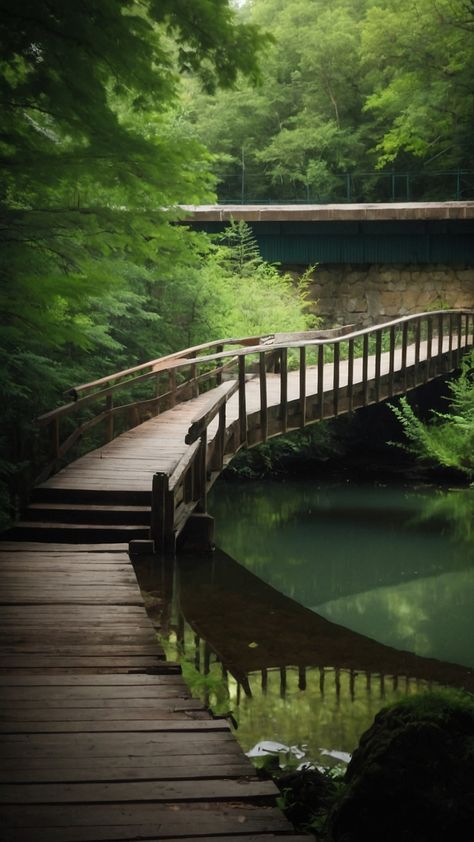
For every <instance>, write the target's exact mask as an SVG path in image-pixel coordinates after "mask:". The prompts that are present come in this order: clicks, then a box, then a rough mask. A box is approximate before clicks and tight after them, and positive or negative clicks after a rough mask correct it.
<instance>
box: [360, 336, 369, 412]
mask: <svg viewBox="0 0 474 842" xmlns="http://www.w3.org/2000/svg"><path fill="white" fill-rule="evenodd" d="M362 387H363V393H364V399H363V405H364V406H367V404H368V402H369V334H368V333H364V339H363V342H362Z"/></svg>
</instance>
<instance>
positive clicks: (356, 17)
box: [0, 0, 474, 508]
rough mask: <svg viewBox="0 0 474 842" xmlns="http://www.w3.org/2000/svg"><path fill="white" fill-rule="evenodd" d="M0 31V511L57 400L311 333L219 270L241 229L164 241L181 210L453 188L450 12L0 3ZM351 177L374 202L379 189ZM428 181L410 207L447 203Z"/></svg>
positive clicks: (282, 283) (298, 309) (454, 8)
mask: <svg viewBox="0 0 474 842" xmlns="http://www.w3.org/2000/svg"><path fill="white" fill-rule="evenodd" d="M0 12H1V14H0V34H1V43H2V50H1V82H0V85H1V92H0V108H1V122H0V126H1V128H0V148H1V160H2V173H3V178H2V182H1V188H0V206H1V226H0V238H1V265H0V273H1V287H0V306H1V311H2V324H1V327H0V356H1V367H2V378H1V387H0V388H1V410H0V412H1V423H2V438H1V441H0V445H1V447H0V469H1V474H2V477H3V479H2V480H1V484H0V494H1V496H2V500H3V503H4V507H6V508H8V505H9V493H10V492H9V489H10V490H11V489H12V488H13V489H14V490H15V489H16V491H17V490H18V488H20V487H22V486H25V484H26V485H27V484H28V482H29V481H30V480H31V477H32V475H33V473H32V469H31V468H30V467H29V466H30V464H31V459H32V457H33V455H34V453H35V450H36V436H37V430H36V426H35V423H34V420H35V418H36V417H37V415H38V414H39V413H40V412H42V411H44V410H46V409H49V408H51V407H53V406H54V405H57V404H58V403H59V402H61V401H62V400H63V399H64V392H65V390H67V389H68V388H69V387H71V386H73V385H75V384H77V383H80V382H83V381H85V380H90V379H91V378H93V377H95V376H99V375H100V376H102V375H104V374H106V373H107V372H112V371H115V370H118V369H121V368H123V367H126V366H128V365H133V364H134V363H136V362H141V361H143V360H146V359H150V358H153V357H157V356H159V355H161V354H165V353H167V352H170V351H173V350H176V349H178V348H180V347H184V346H186V345H189V344H192V343H197V342H200V341H203V340H210V339H213V338H217V337H219V336H229V335H245V334H252V333H256V332H259V331H262V332H268V331H271V330H284V329H293V330H298V329H303V328H305V327H306V326H308V324H311V321H312V319H313V321H314V317H313V316H312V314H310V313H308V312H307V305H306V301H305V295H304V288H295V287H294V286H292V284H291V283H290V280H289V278H288V277H285V276H283V275H281V274H280V273H279V272H278V271H277V269H276V268H275V267H271V266H268V265H266V264H264V263H263V262H262V261H261V260H259V259H258V257H256V256H255V255H254V254H252V253H251V252H250V256H249V259H248V260H246V261H244V262H242V261H239V259H238V255H239V253H240V252H239V249H241V246H242V240H243V239H245V237H246V233H245V231H244V230H242V229H241V228H240V229H239V228H238V227H235V226H234V227H233V228H232V230H231V231H230V232H228V234H227V236H226V237H225V238H224V239H223V240H222V239H221V240H212V239H209V238H208V237H206V236H205V235H203V234H197V233H193V232H191V231H190V230H188V229H187V228H186V227H185V226H184V225H182V224H176V223H177V222H178V221H179V220H180V218H182V216H183V212H182V211H181V210H180V208H179V206H180V205H181V204H191V203H202V202H208V201H214V200H215V197H216V190H217V191H218V192H219V194H220V195H221V194H222V193H223V192H224V193H227V194H232V195H235V194H236V195H237V196H239V195H240V194H241V189H242V183H243V180H244V182H245V183H244V187H245V189H247V188H248V189H250V188H251V190H252V192H253V194H254V195H255V196H257V197H260V198H262V197H266V196H270V197H271V196H273V197H277V198H278V197H279V198H286V197H290V198H294V197H296V196H300V195H302V194H303V195H305V196H307V197H308V198H309V197H313V198H319V199H322V200H324V198H325V197H326V196H327V195H328V194H330V193H334V191H336V193H337V190H339V189H340V184H341V183H343V184H344V185H345V187H344V189H346V187H347V178H346V176H345V175H344V174H345V173H347V172H355V171H361V170H363V171H366V172H371V173H374V172H377V170H378V169H379V170H380V172H382V173H383V172H384V171H385V170H386V169H387V168H389V169H390V168H393V169H396V170H397V171H399V170H403V171H416V172H417V173H419V174H420V173H421V174H423V176H424V174H426V175H428V174H430V173H432V174H436V173H438V172H439V171H441V170H442V171H445V172H448V171H449V172H453V171H456V172H458V173H459V171H463V172H466V173H468V172H469V171H471V170H474V163H473V160H472V156H473V152H472V129H473V119H474V116H473V115H474V109H473V91H474V84H473V82H474V50H473V49H472V38H473V32H474V6H473V4H472V2H470V0H416V2H415V0H397V2H395V0H334V2H333V3H332V4H330V5H327V4H326V3H323V2H322V0H252V2H246V3H236V4H232V3H229V2H228V0H193V2H192V3H191V2H188V0H137V2H134V0H121V2H117V0H83V2H81V4H77V3H76V2H73V0H48V2H43V0H22V2H21V3H18V2H13V0H0ZM380 168H381V169H380ZM364 178H365V182H364V184H365V185H366V187H367V188H368V187H371V185H374V186H373V190H374V191H375V194H376V193H377V190H378V188H377V184H379V183H380V181H377V179H379V176H378V175H370V176H365V177H364ZM449 178H450V176H449V177H448V176H446V177H445V176H442V177H441V181H439V176H437V175H436V176H435V175H433V179H434V180H431V181H429V180H427V181H426V185H428V186H426V190H425V194H426V195H427V196H431V192H430V191H435V193H436V191H441V192H442V193H443V196H442V197H443V198H450V196H449V195H446V190H447V189H448V187H449V183H450V182H449ZM250 179H253V182H252V183H251V182H250ZM341 179H342V182H341ZM436 179H438V181H436ZM443 179H444V181H443ZM446 179H448V180H446ZM245 180H246V181H245ZM355 183H356V182H354V184H355ZM447 185H448V187H447ZM371 189H372V187H371ZM449 189H450V188H449ZM301 191H303V193H301ZM382 193H383V191H382ZM382 193H380V194H379V196H378V197H379V198H383V195H382ZM236 289H238V295H236V294H235V292H236Z"/></svg>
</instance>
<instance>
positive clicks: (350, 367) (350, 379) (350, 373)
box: [347, 339, 354, 412]
mask: <svg viewBox="0 0 474 842" xmlns="http://www.w3.org/2000/svg"><path fill="white" fill-rule="evenodd" d="M353 386H354V340H353V339H349V350H348V359H347V397H348V399H349V407H348V408H349V412H352V411H353V409H354V393H353Z"/></svg>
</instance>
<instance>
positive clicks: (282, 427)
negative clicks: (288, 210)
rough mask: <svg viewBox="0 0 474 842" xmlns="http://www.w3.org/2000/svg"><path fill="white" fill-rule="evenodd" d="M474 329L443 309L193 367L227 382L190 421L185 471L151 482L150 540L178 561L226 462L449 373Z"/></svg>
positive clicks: (268, 344)
mask: <svg viewBox="0 0 474 842" xmlns="http://www.w3.org/2000/svg"><path fill="white" fill-rule="evenodd" d="M473 320H474V312H473V311H470V310H448V311H446V310H441V311H436V312H429V313H420V314H417V315H415V316H406V317H404V318H400V319H397V320H394V321H391V322H386V323H384V324H381V325H376V326H375V327H369V328H365V329H362V330H357V331H353V332H350V333H343V334H342V335H339V336H332V337H330V338H329V337H327V338H311V337H310V336H309V335H308V334H286V335H276V336H275V337H274V338H273V340H272V341H268V339H267V340H266V341H265V342H264V343H262V342H260V343H259V344H256V345H248V346H246V347H242V348H239V349H233V350H232V351H222V352H219V353H217V354H212V355H208V356H202V357H200V358H199V359H198V362H197V364H198V365H199V364H202V365H204V366H205V365H208V364H209V363H212V364H213V365H218V366H219V367H221V366H223V365H224V363H225V361H226V360H230V363H229V366H228V367H227V375H226V376H227V377H228V378H230V379H229V380H228V381H227V382H224V383H222V384H221V385H220V386H219V388H218V389H215V390H213V392H212V393H211V394H210V397H209V402H208V403H207V404H206V405H204V406H203V407H202V408H201V409H200V411H199V412H198V413H197V415H196V417H195V418H194V419H193V422H192V424H191V425H190V427H189V430H188V433H187V436H186V439H185V441H186V444H188V445H190V450H189V451H188V453H187V454H186V456H185V457H184V459H183V460H182V470H181V468H180V465H179V464H178V466H177V467H176V468H175V470H174V472H173V475H172V477H171V478H170V477H167V476H166V475H165V474H159V475H155V486H154V488H156V495H157V496H156V501H157V502H156V504H155V503H154V505H153V508H154V511H155V512H156V515H155V516H154V521H153V522H154V525H153V528H152V534H153V537H154V539H155V542H156V545H157V547H158V548H159V549H160V551H163V552H171V553H172V552H173V551H174V550H173V548H174V545H175V540H176V536H177V535H178V534H179V532H180V530H181V528H182V526H183V525H184V523H185V522H186V519H187V517H188V516H189V514H190V512H191V511H193V510H194V509H197V510H198V511H201V512H204V511H206V494H207V489H208V488H209V487H210V485H211V484H212V482H213V481H214V479H215V478H216V476H217V475H218V474H219V472H220V471H221V470H222V467H223V465H224V464H225V462H226V457H227V458H231V457H232V456H233V455H234V454H235V453H236V452H237V451H238V450H239V449H240V448H241V447H245V446H252V445H254V444H257V443H259V442H264V441H266V440H267V438H269V437H270V436H274V435H278V434H280V433H286V432H287V431H288V430H291V429H297V428H302V427H304V426H306V424H310V423H314V422H315V421H318V420H323V419H326V418H331V417H335V416H337V415H338V414H340V413H341V412H352V411H353V410H354V409H356V408H359V407H362V406H367V405H368V404H370V403H376V402H378V401H380V400H383V399H384V398H390V397H393V396H394V395H396V394H400V393H405V392H407V391H408V390H409V389H412V388H415V387H417V386H419V385H421V384H422V383H426V382H428V381H429V380H431V379H433V378H434V377H436V376H438V375H440V374H444V373H448V372H450V371H453V370H454V369H455V368H457V367H458V366H459V363H460V358H461V355H462V353H463V351H464V350H466V349H468V348H469V347H471V345H472V333H473ZM279 340H281V341H279ZM290 354H296V359H295V358H293V361H292V362H293V364H294V365H295V367H296V368H297V369H298V370H299V374H298V376H297V381H298V382H297V388H296V390H295V383H294V380H295V378H294V377H293V379H292V382H291V383H290V378H289V369H290V365H289V360H290ZM249 379H254V380H255V381H256V384H257V385H256V390H257V391H258V395H259V400H258V406H257V408H256V406H255V398H254V399H253V404H252V406H247V389H246V383H247V382H248V380H249ZM275 389H276V390H277V398H276V400H275ZM269 391H271V392H272V395H271V398H272V399H271V400H270V401H269V399H268V398H269ZM236 393H238V398H237V404H238V405H237V406H234V408H233V414H232V417H231V418H230V419H229V418H227V416H226V413H227V406H228V402H229V400H231V398H233V396H234V395H236ZM217 416H218V424H217V426H216V424H215V423H214V421H215V419H216V417H217ZM154 498H155V494H154ZM163 501H164V502H163Z"/></svg>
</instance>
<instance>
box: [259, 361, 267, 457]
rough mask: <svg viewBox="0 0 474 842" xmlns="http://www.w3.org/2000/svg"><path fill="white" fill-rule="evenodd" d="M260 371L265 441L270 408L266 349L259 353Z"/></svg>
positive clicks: (262, 421) (262, 427)
mask: <svg viewBox="0 0 474 842" xmlns="http://www.w3.org/2000/svg"><path fill="white" fill-rule="evenodd" d="M259 372H260V429H261V432H262V441H263V442H265V441H266V440H267V437H268V409H267V372H266V370H265V351H261V352H260V354H259Z"/></svg>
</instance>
